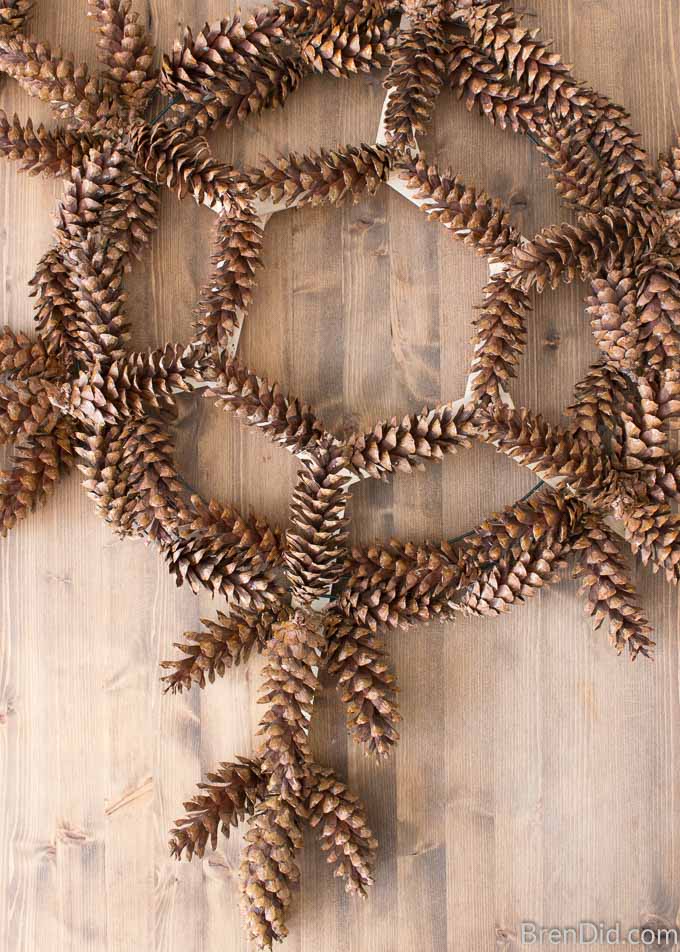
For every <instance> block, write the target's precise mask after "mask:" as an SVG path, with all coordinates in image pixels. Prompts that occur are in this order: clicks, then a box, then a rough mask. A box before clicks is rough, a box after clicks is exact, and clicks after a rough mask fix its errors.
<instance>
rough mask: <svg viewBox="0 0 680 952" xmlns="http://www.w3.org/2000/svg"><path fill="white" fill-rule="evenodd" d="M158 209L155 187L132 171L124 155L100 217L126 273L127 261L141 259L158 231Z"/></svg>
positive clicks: (128, 160) (148, 178)
mask: <svg viewBox="0 0 680 952" xmlns="http://www.w3.org/2000/svg"><path fill="white" fill-rule="evenodd" d="M159 207H160V197H159V195H158V191H157V189H156V186H155V184H154V183H153V181H152V180H151V178H150V177H149V176H148V175H147V174H146V172H144V171H142V170H141V169H138V168H135V166H134V164H133V161H132V159H131V157H128V156H127V155H126V157H125V162H124V164H123V166H122V168H121V172H120V175H119V177H118V178H117V180H116V183H115V188H114V190H113V193H112V194H111V196H109V197H108V198H107V201H106V205H105V209H104V214H103V215H102V218H101V230H102V232H103V233H104V236H105V239H106V240H107V241H109V242H113V243H114V245H115V249H116V251H117V253H118V254H120V255H121V256H122V258H123V265H124V267H125V268H126V270H127V269H129V268H130V262H129V258H131V257H132V258H139V257H140V256H141V254H142V251H143V250H144V248H145V247H146V245H147V244H148V243H149V241H150V240H151V236H152V235H153V233H154V232H155V231H156V229H157V228H158V210H159ZM109 248H110V245H109Z"/></svg>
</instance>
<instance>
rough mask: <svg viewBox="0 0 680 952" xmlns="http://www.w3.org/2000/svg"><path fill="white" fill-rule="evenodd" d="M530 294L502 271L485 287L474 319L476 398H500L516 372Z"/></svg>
mask: <svg viewBox="0 0 680 952" xmlns="http://www.w3.org/2000/svg"><path fill="white" fill-rule="evenodd" d="M529 310H530V304H529V298H528V297H527V295H526V294H525V292H524V291H523V290H522V289H521V288H517V287H513V286H512V285H511V284H509V283H508V281H507V280H506V279H505V277H504V275H502V274H499V275H496V276H494V277H492V278H491V280H490V281H489V283H488V284H487V285H486V287H485V288H484V303H483V304H482V307H481V309H480V312H479V316H478V317H476V318H475V320H474V327H475V333H474V336H473V338H472V341H471V343H472V345H473V347H474V354H473V358H472V368H471V371H472V373H473V374H474V378H473V380H472V392H473V395H474V397H475V398H476V399H477V400H481V399H483V398H485V397H492V398H497V397H498V395H499V392H500V390H501V388H503V387H505V386H507V384H508V381H509V380H510V379H511V378H512V377H514V376H515V375H516V371H517V366H518V364H519V360H520V357H521V355H522V354H523V353H524V348H525V346H526V337H527V331H526V315H527V313H528V311H529Z"/></svg>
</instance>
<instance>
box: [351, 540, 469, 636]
mask: <svg viewBox="0 0 680 952" xmlns="http://www.w3.org/2000/svg"><path fill="white" fill-rule="evenodd" d="M466 568H467V566H466V565H465V564H464V563H463V562H462V561H461V559H460V558H459V554H458V553H457V552H456V551H455V550H454V549H453V548H452V547H451V546H450V545H448V543H442V544H441V545H439V546H434V545H431V544H430V543H424V544H422V545H414V544H413V543H411V542H407V543H402V542H399V541H398V540H397V539H392V540H391V541H390V542H389V543H387V544H384V545H372V546H369V547H368V548H365V549H360V548H354V549H352V552H351V554H350V556H349V558H348V561H347V572H348V576H349V577H348V579H347V581H346V583H345V587H344V589H343V591H342V594H341V596H340V603H339V604H340V608H341V610H342V611H344V613H345V614H346V615H349V616H351V617H352V618H353V619H354V620H355V623H356V624H357V625H358V626H364V625H366V626H368V627H369V628H370V629H371V631H376V629H377V628H378V626H379V625H387V626H389V627H390V628H396V627H397V626H398V625H401V626H402V627H406V626H407V625H409V624H413V623H414V622H418V621H429V620H430V619H431V618H437V617H441V618H450V617H451V615H452V613H453V612H455V611H456V610H457V609H458V598H459V595H460V594H461V593H460V589H461V587H462V586H463V584H464V583H466V582H467V579H466Z"/></svg>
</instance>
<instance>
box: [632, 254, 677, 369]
mask: <svg viewBox="0 0 680 952" xmlns="http://www.w3.org/2000/svg"><path fill="white" fill-rule="evenodd" d="M678 265H680V256H678V255H675V256H674V258H670V257H667V256H665V255H662V254H658V253H656V252H652V253H651V254H649V255H647V256H646V257H645V259H644V260H643V262H641V264H640V267H639V268H638V270H637V272H636V278H637V319H638V322H639V325H640V330H639V337H640V345H639V346H640V348H641V350H642V357H641V359H642V361H643V363H644V366H645V368H648V369H649V368H651V369H652V370H657V369H658V370H673V369H675V368H677V361H678V357H679V356H680V278H679V277H678Z"/></svg>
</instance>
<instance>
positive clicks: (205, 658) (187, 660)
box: [161, 603, 291, 693]
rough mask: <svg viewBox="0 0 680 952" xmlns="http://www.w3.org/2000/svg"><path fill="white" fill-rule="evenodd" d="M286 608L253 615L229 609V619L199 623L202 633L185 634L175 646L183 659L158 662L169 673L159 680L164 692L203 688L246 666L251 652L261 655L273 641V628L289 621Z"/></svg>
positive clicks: (280, 607)
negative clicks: (231, 671) (229, 670)
mask: <svg viewBox="0 0 680 952" xmlns="http://www.w3.org/2000/svg"><path fill="white" fill-rule="evenodd" d="M290 614H291V612H290V609H289V607H288V605H287V604H285V603H282V604H281V605H277V606H272V608H271V609H266V610H265V611H260V612H252V611H247V610H244V609H239V608H231V610H230V612H229V615H224V614H223V613H222V612H218V613H217V621H210V620H209V619H205V618H203V619H201V622H202V624H203V625H205V626H206V627H205V629H204V630H203V631H185V632H184V638H186V639H187V641H186V642H184V643H181V642H180V643H177V642H176V643H175V648H179V650H180V651H181V652H183V653H184V655H185V656H186V657H184V658H180V659H179V660H177V661H161V667H162V668H166V669H168V670H170V671H172V674H166V675H165V676H164V677H163V678H162V680H163V681H164V682H165V690H166V691H172V692H173V693H175V692H179V693H181V692H182V691H188V690H189V688H191V687H192V685H193V684H198V686H199V687H200V688H204V687H205V686H206V683H207V682H208V681H209V682H210V683H211V684H212V683H213V682H214V680H215V678H221V677H224V674H225V672H226V671H227V670H228V669H229V668H232V667H236V666H237V665H239V664H245V662H246V661H247V660H248V658H249V657H250V654H251V652H252V651H253V650H256V651H258V652H261V651H263V650H264V649H265V648H266V646H267V644H268V643H269V641H270V640H271V638H272V631H273V626H274V625H276V624H278V623H279V622H282V621H287V620H288V619H289V618H290Z"/></svg>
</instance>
